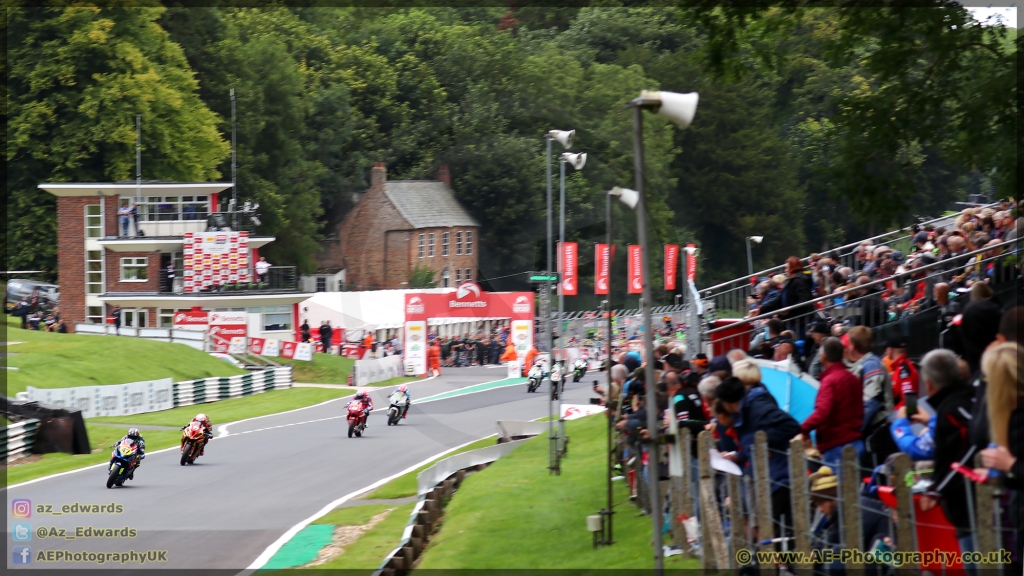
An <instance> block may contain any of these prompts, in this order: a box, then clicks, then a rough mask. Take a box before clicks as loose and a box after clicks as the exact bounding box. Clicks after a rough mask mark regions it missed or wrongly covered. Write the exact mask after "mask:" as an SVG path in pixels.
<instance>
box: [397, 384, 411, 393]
mask: <svg viewBox="0 0 1024 576" xmlns="http://www.w3.org/2000/svg"><path fill="white" fill-rule="evenodd" d="M408 390H409V387H408V386H406V385H405V384H402V385H401V386H399V387H398V391H399V392H403V393H404V392H407V391H408Z"/></svg>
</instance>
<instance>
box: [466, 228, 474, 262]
mask: <svg viewBox="0 0 1024 576" xmlns="http://www.w3.org/2000/svg"><path fill="white" fill-rule="evenodd" d="M471 254H473V232H472V231H470V230H466V256H469V255H471Z"/></svg>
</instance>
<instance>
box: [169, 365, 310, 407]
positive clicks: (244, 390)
mask: <svg viewBox="0 0 1024 576" xmlns="http://www.w3.org/2000/svg"><path fill="white" fill-rule="evenodd" d="M291 387H292V367H291V366H281V367H278V368H270V369H267V370H259V371H255V372H250V373H248V374H239V375H237V376H227V377H224V376H221V377H216V378H200V379H198V380H186V381H184V382H175V383H174V406H175V408H177V407H178V406H190V405H192V404H203V403H206V402H216V401H217V400H225V399H228V398H240V397H242V396H249V395H250V394H259V393H261V392H267V391H269V390H282V389H285V388H291Z"/></svg>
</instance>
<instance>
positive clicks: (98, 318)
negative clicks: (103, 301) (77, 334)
mask: <svg viewBox="0 0 1024 576" xmlns="http://www.w3.org/2000/svg"><path fill="white" fill-rule="evenodd" d="M97 310H98V311H99V314H90V312H95V311H97ZM85 314H86V316H85V321H86V322H88V323H90V324H106V323H107V317H106V315H104V314H103V306H86V307H85Z"/></svg>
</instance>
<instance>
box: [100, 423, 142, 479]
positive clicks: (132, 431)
mask: <svg viewBox="0 0 1024 576" xmlns="http://www.w3.org/2000/svg"><path fill="white" fill-rule="evenodd" d="M125 440H131V441H132V443H133V444H135V445H136V446H137V447H138V458H136V459H135V466H134V467H133V468H132V469H131V470H130V471H129V472H128V479H129V480H134V479H135V470H136V469H138V467H139V466H141V465H142V460H143V459H144V458H145V457H146V441H145V440H144V439H143V438H142V434H139V429H138V428H129V429H128V434H126V435H124V436H122V437H121V439H120V440H118V441H117V442H114V445H113V446H111V448H114V449H116V448H117V447H118V446H119V445H120V444H121V442H124V441H125ZM113 462H114V457H113V456H111V457H110V462H108V463H107V465H108V466H109V465H110V464H113Z"/></svg>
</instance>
